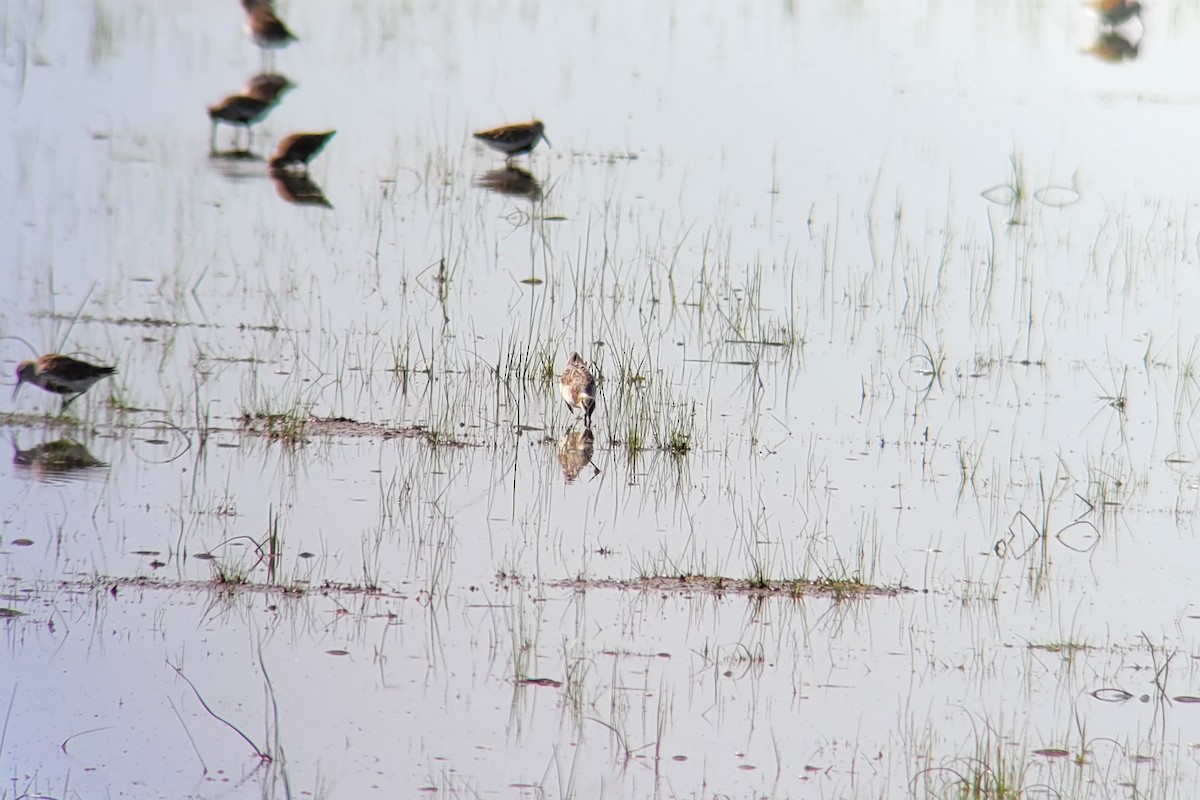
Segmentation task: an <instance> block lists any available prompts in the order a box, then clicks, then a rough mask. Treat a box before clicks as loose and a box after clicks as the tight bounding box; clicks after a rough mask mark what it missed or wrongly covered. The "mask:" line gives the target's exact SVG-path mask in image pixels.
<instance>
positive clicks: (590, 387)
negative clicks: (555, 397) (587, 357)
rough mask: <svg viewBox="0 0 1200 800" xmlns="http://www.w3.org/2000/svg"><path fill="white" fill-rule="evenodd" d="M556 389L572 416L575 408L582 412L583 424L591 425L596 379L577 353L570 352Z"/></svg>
mask: <svg viewBox="0 0 1200 800" xmlns="http://www.w3.org/2000/svg"><path fill="white" fill-rule="evenodd" d="M558 391H559V393H561V394H562V397H563V400H564V401H566V403H567V409H568V410H570V412H571V416H572V417H574V415H575V409H577V408H578V409H579V410H581V411H582V412H583V426H584V427H585V428H590V427H592V412H593V411H595V410H596V379H595V378H593V377H592V373H591V371H590V370H588V368H587V364H586V363H584V361H583V356H581V355H579V353H571V357H570V358H569V359H567V368H566V369H564V370H563V374H562V377H561V378H559V379H558Z"/></svg>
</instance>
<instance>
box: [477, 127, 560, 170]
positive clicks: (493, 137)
mask: <svg viewBox="0 0 1200 800" xmlns="http://www.w3.org/2000/svg"><path fill="white" fill-rule="evenodd" d="M473 136H474V137H475V138H476V139H478V140H479V141H481V142H483V143H484V144H486V145H487V146H488V147H490V148H492V149H493V150H499V151H500V152H501V153H504V160H505V161H510V160H512V158H513V157H514V156H519V155H522V154H524V153H528V152H530V151H531V150H533V148H535V147H537V144H538V142H540V141H542V140H543V139H545V140H546V144H547V146H549V145H550V140H549V139H546V126H545V125H543V124H542V121H541V120H540V119H535V120H533V121H532V122H522V123H520V124H518V125H504V126H501V127H499V128H492V129H491V130H490V131H476V132H475V133H474V134H473Z"/></svg>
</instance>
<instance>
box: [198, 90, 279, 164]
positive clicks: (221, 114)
mask: <svg viewBox="0 0 1200 800" xmlns="http://www.w3.org/2000/svg"><path fill="white" fill-rule="evenodd" d="M274 105H275V104H274V103H272V102H267V101H266V100H263V99H262V98H260V97H251V96H249V95H245V94H231V95H229V96H228V97H226V98H224V99H222V100H221V102H219V103H217V104H216V105H213V106H209V107H208V117H209V119H211V120H212V140H211V145H212V150H214V151H215V150H216V149H217V123H220V122H225V123H228V124H230V125H241V126H242V127H243V128H245V129H246V138H247V139H249V137H250V126H251V125H253V124H254V123H256V122H258V121H259V120H261V119H262V118H263V117H265V116H266V115H267V112H268V111H270V110H271V109H272V108H273V107H274ZM236 141H237V140H236V138H235V140H234V142H235V144H236ZM248 146H249V144H248V143H247V147H248Z"/></svg>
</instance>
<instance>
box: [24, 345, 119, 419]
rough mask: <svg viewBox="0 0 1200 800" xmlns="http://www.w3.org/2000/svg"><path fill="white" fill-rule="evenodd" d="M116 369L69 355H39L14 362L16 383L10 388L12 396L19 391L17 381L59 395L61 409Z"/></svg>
mask: <svg viewBox="0 0 1200 800" xmlns="http://www.w3.org/2000/svg"><path fill="white" fill-rule="evenodd" d="M116 371H117V368H116V367H101V366H97V365H95V364H89V363H87V362H86V361H80V360H79V359H77V358H71V357H70V356H63V355H58V354H51V355H45V356H41V357H40V358H38V359H36V360H34V361H22V362H21V363H20V364H18V365H17V385H16V388H14V389H13V398H14V399H15V398H16V396H17V392H19V391H21V384H24V383H30V384H33V385H34V386H37V387H38V388H40V389H45V390H46V391H47V392H51V393H53V394H58V395H62V396H63V405H62V407H63V408H64V409H65V408H66V407H67V406H68V405H70V404H71V401H73V400H74V399H75V398H77V397H79V396H80V395H81V394H83V393H84V392H86V391H87V390H88V389H90V388H92V384H94V383H95V382H96V381H98V380H100V379H101V378H107V377H108V376H109V375H112V374H113V373H115V372H116ZM68 395H70V396H69V397H68Z"/></svg>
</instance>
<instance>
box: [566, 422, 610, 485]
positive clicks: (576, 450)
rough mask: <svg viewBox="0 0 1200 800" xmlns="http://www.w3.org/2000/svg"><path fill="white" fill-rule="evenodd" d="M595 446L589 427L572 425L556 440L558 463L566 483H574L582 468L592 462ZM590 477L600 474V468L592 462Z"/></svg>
mask: <svg viewBox="0 0 1200 800" xmlns="http://www.w3.org/2000/svg"><path fill="white" fill-rule="evenodd" d="M595 447H596V437H595V434H593V433H592V429H591V428H583V429H582V430H580V429H579V428H576V427H572V428H571V429H570V430H568V431H567V433H566V435H565V436H563V437H562V438H561V439H559V441H558V448H557V451H558V465H559V466H560V467H562V472H563V477H564V478H566V480H567V483H574V482H575V479H576V478H578V477H579V473H581V472H583V468H584V467H586V466H587V465H588V464H591V463H592V453H593V451H594V450H595ZM592 469H593V470H595V471H594V472H593V473H592V477H593V478H594V477H596V476H597V475H599V474H600V468H599V467H597V466H596V465H595V464H592Z"/></svg>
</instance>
